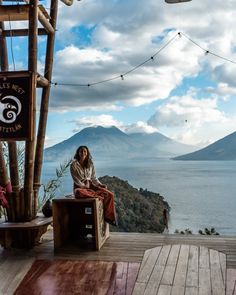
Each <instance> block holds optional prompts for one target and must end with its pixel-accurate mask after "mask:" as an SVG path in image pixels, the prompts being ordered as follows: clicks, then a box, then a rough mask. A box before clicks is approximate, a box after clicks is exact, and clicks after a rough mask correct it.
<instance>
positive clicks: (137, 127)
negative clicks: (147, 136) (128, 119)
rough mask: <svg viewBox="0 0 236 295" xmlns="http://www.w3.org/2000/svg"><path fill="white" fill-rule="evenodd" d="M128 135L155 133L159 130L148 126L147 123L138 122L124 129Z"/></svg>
mask: <svg viewBox="0 0 236 295" xmlns="http://www.w3.org/2000/svg"><path fill="white" fill-rule="evenodd" d="M123 130H124V132H126V133H139V132H141V133H154V132H158V130H157V128H155V127H153V126H151V125H149V124H147V122H143V121H138V122H136V123H133V124H129V125H126V126H124V127H123Z"/></svg>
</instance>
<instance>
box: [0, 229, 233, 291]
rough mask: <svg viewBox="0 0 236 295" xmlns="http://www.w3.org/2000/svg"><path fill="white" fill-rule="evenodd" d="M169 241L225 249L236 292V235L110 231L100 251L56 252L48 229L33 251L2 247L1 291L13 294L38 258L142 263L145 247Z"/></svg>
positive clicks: (73, 249) (69, 249) (230, 282)
mask: <svg viewBox="0 0 236 295" xmlns="http://www.w3.org/2000/svg"><path fill="white" fill-rule="evenodd" d="M169 244H188V245H196V246H204V247H207V248H210V249H215V250H218V251H220V252H222V253H225V254H226V267H227V277H226V283H227V287H228V293H227V295H233V294H235V295H236V286H235V284H236V237H224V236H208V237H207V236H199V235H188V236H186V235H160V234H148V233H146V234H143V233H111V234H110V238H109V239H108V240H107V242H106V243H105V245H104V246H103V247H102V249H101V250H100V251H85V250H78V248H76V247H75V246H73V247H65V248H62V249H60V251H59V252H57V253H54V247H53V235H52V231H48V232H47V233H46V234H45V235H44V236H43V240H42V243H41V244H40V245H39V246H37V247H35V248H34V249H32V250H30V251H24V250H3V249H1V248H0V273H1V276H0V294H1V295H3V294H4V295H6V294H10V295H12V294H14V290H15V289H16V288H17V286H18V285H19V283H20V282H21V281H22V279H23V278H24V276H25V274H26V273H27V272H28V270H29V269H30V267H31V266H32V264H33V262H34V261H35V260H36V259H46V260H58V259H67V260H77V261H111V262H130V263H141V261H142V258H143V255H144V252H145V251H146V250H148V249H151V248H154V247H158V246H162V245H169ZM2 290H4V292H3V291H2ZM119 294H122V293H119ZM222 295H223V294H222Z"/></svg>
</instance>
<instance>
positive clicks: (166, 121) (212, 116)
mask: <svg viewBox="0 0 236 295" xmlns="http://www.w3.org/2000/svg"><path fill="white" fill-rule="evenodd" d="M217 102H218V101H217V99H216V98H203V99H196V98H195V97H192V96H191V95H186V96H183V97H177V96H175V97H172V98H171V99H170V100H169V101H168V102H167V103H165V104H163V105H161V106H159V107H158V108H157V110H156V112H155V114H154V115H153V116H152V117H151V118H150V119H149V120H148V124H150V125H151V126H153V127H156V128H158V129H159V130H161V132H163V133H164V134H166V135H167V136H169V137H171V138H173V139H176V140H177V141H180V142H183V143H186V144H191V145H197V146H206V145H208V144H210V143H212V142H214V141H216V140H218V139H219V138H222V137H224V136H225V135H226V134H229V133H232V132H234V131H235V123H236V117H229V116H228V117H227V116H226V115H225V114H224V112H222V111H220V110H219V108H218V104H217Z"/></svg>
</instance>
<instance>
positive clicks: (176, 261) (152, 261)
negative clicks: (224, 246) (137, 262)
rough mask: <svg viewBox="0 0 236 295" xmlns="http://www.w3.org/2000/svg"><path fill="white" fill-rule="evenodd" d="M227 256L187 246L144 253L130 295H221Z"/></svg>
mask: <svg viewBox="0 0 236 295" xmlns="http://www.w3.org/2000/svg"><path fill="white" fill-rule="evenodd" d="M225 277H226V255H225V254H223V253H221V252H218V251H216V250H212V249H208V248H205V247H201V246H200V247H199V246H190V245H166V246H162V247H156V248H153V249H149V250H147V251H145V253H144V256H143V260H142V263H141V266H140V269H139V273H138V277H137V280H136V283H135V287H134V290H133V293H132V294H133V295H138V294H139V295H141V294H142V295H143V294H146V295H152V294H158V295H161V294H162V295H167V294H169V295H174V294H176V295H184V294H192V295H195V294H196V295H198V294H199V295H208V294H209V295H224V294H225V290H226V283H225V281H226V278H225Z"/></svg>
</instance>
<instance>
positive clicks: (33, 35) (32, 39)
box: [24, 0, 38, 220]
mask: <svg viewBox="0 0 236 295" xmlns="http://www.w3.org/2000/svg"><path fill="white" fill-rule="evenodd" d="M37 26H38V0H30V8H29V44H28V46H29V48H28V55H29V56H28V69H29V71H31V72H32V73H35V75H36V73H37ZM32 91H33V93H32V97H33V116H32V117H33V118H32V122H33V123H32V124H33V126H32V127H33V137H32V140H29V141H27V142H26V145H25V183H24V199H25V219H26V220H32V219H33V218H34V217H35V216H34V215H33V173H34V159H35V158H34V156H35V120H36V118H35V115H36V102H35V101H36V85H35V87H33V89H32Z"/></svg>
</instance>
